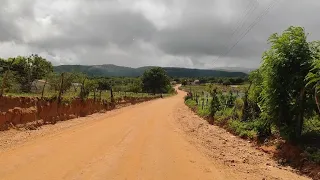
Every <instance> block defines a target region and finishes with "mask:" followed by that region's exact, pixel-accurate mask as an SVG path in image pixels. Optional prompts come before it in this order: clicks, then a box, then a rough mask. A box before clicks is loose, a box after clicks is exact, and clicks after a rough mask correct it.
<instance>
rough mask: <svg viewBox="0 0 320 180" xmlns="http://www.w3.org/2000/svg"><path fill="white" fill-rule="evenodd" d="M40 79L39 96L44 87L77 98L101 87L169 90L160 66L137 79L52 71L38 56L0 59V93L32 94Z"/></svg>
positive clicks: (166, 78)
mask: <svg viewBox="0 0 320 180" xmlns="http://www.w3.org/2000/svg"><path fill="white" fill-rule="evenodd" d="M38 80H42V82H43V85H42V86H43V87H42V88H41V89H40V91H42V96H43V94H44V91H45V89H48V88H49V90H50V91H52V92H55V96H62V95H63V94H64V93H66V92H67V91H74V92H77V93H78V94H77V95H76V96H79V97H81V98H86V97H88V95H89V93H90V92H93V93H94V94H96V93H99V92H100V94H101V91H104V90H113V91H122V92H134V93H141V92H144V93H152V94H156V93H172V92H173V91H174V90H173V88H172V87H171V85H170V78H169V77H168V76H167V74H166V72H165V71H164V70H163V69H162V68H158V67H155V68H152V69H148V70H146V71H145V72H144V74H143V75H142V76H141V77H139V78H132V77H131V78H130V77H91V76H87V75H86V74H84V73H81V72H65V73H55V72H53V66H52V63H51V62H49V61H47V60H46V59H45V58H43V57H41V56H39V55H31V56H18V57H14V58H8V59H0V85H1V87H0V89H1V92H0V95H3V94H5V93H17V94H19V93H32V91H33V86H35V83H36V82H37V81H38Z"/></svg>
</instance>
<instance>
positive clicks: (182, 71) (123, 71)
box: [54, 64, 247, 77]
mask: <svg viewBox="0 0 320 180" xmlns="http://www.w3.org/2000/svg"><path fill="white" fill-rule="evenodd" d="M150 68H152V66H145V67H140V68H131V67H124V66H116V65H113V64H105V65H91V66H90V65H87V66H86V65H61V66H55V67H54V71H55V72H58V73H62V72H82V73H85V74H88V75H89V76H116V77H119V76H123V77H137V76H141V75H142V74H143V73H144V71H145V70H147V69H150ZM164 69H165V70H166V71H167V73H168V75H169V76H171V77H244V76H246V75H247V74H245V73H243V72H229V71H223V70H211V69H187V68H177V67H164Z"/></svg>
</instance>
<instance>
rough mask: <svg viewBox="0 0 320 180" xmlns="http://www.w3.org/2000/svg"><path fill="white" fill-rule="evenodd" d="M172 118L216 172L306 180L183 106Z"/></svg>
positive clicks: (250, 144) (249, 177)
mask: <svg viewBox="0 0 320 180" xmlns="http://www.w3.org/2000/svg"><path fill="white" fill-rule="evenodd" d="M175 116H176V117H175V120H176V121H177V122H178V123H179V124H180V128H181V129H182V131H184V132H185V135H186V136H185V137H186V139H187V140H188V141H189V142H190V143H192V144H194V145H195V146H196V147H197V148H198V149H199V150H200V151H201V152H202V153H204V154H205V155H206V156H207V157H208V158H209V159H211V161H214V162H218V163H219V164H220V165H221V167H220V168H226V169H227V168H230V169H231V171H233V172H237V173H240V174H242V176H243V177H245V179H290V180H292V179H308V178H307V177H304V176H300V175H298V174H297V173H298V172H297V171H296V170H294V169H292V168H290V167H284V166H282V165H280V164H279V163H278V162H276V161H275V160H273V159H272V157H271V155H269V154H267V153H264V152H262V151H261V150H258V148H257V147H255V145H254V144H252V143H251V142H250V141H248V140H243V139H241V138H239V137H236V136H234V135H232V134H230V133H229V132H227V131H226V130H224V129H222V128H220V127H218V126H214V125H210V124H209V123H208V122H207V121H205V120H204V119H202V118H200V117H198V116H197V115H196V114H194V113H193V112H192V111H191V110H190V109H189V108H188V107H187V106H185V105H183V106H180V107H179V108H178V109H177V111H176V113H175Z"/></svg>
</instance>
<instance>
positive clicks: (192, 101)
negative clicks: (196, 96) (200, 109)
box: [185, 99, 197, 108]
mask: <svg viewBox="0 0 320 180" xmlns="http://www.w3.org/2000/svg"><path fill="white" fill-rule="evenodd" d="M185 103H186V105H187V106H189V107H191V108H193V107H197V102H196V101H194V100H192V99H188V100H186V102H185Z"/></svg>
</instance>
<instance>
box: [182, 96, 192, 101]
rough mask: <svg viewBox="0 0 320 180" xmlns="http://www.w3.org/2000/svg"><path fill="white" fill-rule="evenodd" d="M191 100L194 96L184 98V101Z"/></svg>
mask: <svg viewBox="0 0 320 180" xmlns="http://www.w3.org/2000/svg"><path fill="white" fill-rule="evenodd" d="M189 99H192V96H185V97H184V101H187V100H189Z"/></svg>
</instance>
